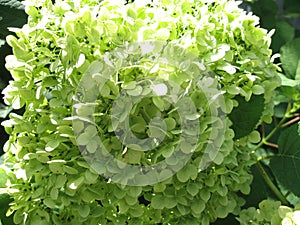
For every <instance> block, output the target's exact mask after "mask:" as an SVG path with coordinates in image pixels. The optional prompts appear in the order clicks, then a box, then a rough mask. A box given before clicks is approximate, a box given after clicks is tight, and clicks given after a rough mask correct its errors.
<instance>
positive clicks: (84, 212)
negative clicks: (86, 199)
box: [78, 205, 90, 218]
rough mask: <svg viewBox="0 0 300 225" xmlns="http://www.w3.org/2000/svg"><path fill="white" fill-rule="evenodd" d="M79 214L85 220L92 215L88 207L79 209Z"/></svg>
mask: <svg viewBox="0 0 300 225" xmlns="http://www.w3.org/2000/svg"><path fill="white" fill-rule="evenodd" d="M78 213H79V215H80V216H81V217H83V218H85V217H87V216H88V215H89V214H90V207H89V206H88V205H84V206H83V207H80V208H79V209H78Z"/></svg>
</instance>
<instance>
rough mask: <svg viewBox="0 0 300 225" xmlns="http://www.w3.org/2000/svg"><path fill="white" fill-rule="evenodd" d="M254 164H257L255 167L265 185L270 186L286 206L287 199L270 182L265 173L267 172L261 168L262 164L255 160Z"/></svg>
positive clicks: (287, 203)
mask: <svg viewBox="0 0 300 225" xmlns="http://www.w3.org/2000/svg"><path fill="white" fill-rule="evenodd" d="M256 166H257V168H258V170H259V172H260V174H261V176H262V177H263V179H264V180H265V182H266V183H267V185H268V186H269V187H270V188H271V190H272V191H273V192H274V194H275V195H276V197H277V198H278V199H279V200H280V201H281V203H282V204H284V205H287V206H288V205H289V202H288V200H287V199H286V198H285V197H284V196H283V194H282V193H281V192H280V190H279V189H278V188H277V187H276V185H275V184H274V183H273V182H272V180H271V178H270V177H269V175H268V174H267V172H266V171H265V169H264V168H263V166H262V165H261V163H260V162H257V163H256Z"/></svg>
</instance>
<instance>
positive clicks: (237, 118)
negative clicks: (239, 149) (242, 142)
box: [229, 95, 264, 139]
mask: <svg viewBox="0 0 300 225" xmlns="http://www.w3.org/2000/svg"><path fill="white" fill-rule="evenodd" d="M235 100H237V101H238V103H239V105H238V107H236V108H234V109H233V110H232V112H231V114H229V118H230V120H231V121H232V122H233V125H232V128H233V130H234V132H235V137H234V138H235V139H238V138H242V137H244V136H246V135H248V134H250V133H251V132H252V131H253V130H254V129H255V128H256V126H257V124H258V123H259V120H260V118H261V116H262V112H263V110H264V96H263V95H252V97H251V98H250V100H249V101H248V102H246V101H245V99H244V98H243V97H241V96H237V97H236V98H235Z"/></svg>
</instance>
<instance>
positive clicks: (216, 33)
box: [0, 0, 300, 224]
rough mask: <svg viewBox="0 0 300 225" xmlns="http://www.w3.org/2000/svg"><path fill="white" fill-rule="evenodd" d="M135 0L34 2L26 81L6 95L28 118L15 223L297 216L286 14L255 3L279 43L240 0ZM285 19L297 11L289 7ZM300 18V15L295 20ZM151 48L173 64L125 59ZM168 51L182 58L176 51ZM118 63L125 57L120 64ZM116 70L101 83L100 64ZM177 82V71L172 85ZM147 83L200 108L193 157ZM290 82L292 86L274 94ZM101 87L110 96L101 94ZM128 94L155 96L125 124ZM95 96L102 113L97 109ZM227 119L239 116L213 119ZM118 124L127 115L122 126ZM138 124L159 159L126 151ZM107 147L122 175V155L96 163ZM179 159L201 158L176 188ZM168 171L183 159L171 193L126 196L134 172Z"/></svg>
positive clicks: (16, 183) (19, 61)
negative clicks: (126, 130) (128, 135)
mask: <svg viewBox="0 0 300 225" xmlns="http://www.w3.org/2000/svg"><path fill="white" fill-rule="evenodd" d="M287 2H288V1H287ZM122 3H124V4H120V2H116V1H108V0H107V1H103V2H101V3H99V1H97V0H82V1H71V0H70V1H56V3H55V4H54V5H53V3H52V1H50V0H44V1H35V0H27V1H26V13H27V14H28V15H29V20H28V23H27V24H26V25H25V26H24V27H23V28H21V29H14V30H13V31H14V32H15V33H16V36H17V37H13V36H9V37H8V38H7V42H8V43H9V44H10V46H11V47H12V48H13V55H11V56H9V57H8V58H7V63H6V67H7V69H8V70H9V71H10V72H11V74H12V76H13V79H14V80H13V81H11V82H10V85H9V86H8V87H7V88H6V89H5V91H4V93H5V102H6V104H8V105H10V106H9V107H13V108H14V109H20V108H24V110H25V111H24V113H18V114H17V113H15V112H14V113H10V115H9V117H10V119H9V120H7V121H5V122H4V123H3V125H4V126H5V129H6V131H7V132H8V133H9V135H10V140H9V141H8V142H7V144H6V147H5V150H6V151H7V153H6V166H9V167H11V169H12V171H10V172H5V173H7V175H5V179H7V178H8V179H9V182H11V184H10V185H8V187H7V189H3V191H4V192H7V191H8V192H9V193H10V196H11V197H12V198H13V202H12V204H11V209H10V210H9V211H8V215H10V214H12V213H14V214H13V218H14V223H15V224H37V223H38V224H126V223H129V224H209V223H212V222H214V221H216V220H217V219H218V220H217V223H219V224H224V222H222V221H223V220H220V218H225V217H227V218H226V220H227V222H225V223H226V224H227V223H230V224H233V222H231V221H230V219H228V218H230V217H228V215H229V214H234V215H235V216H237V215H239V214H240V213H241V214H240V216H239V218H238V220H239V221H240V223H241V224H251V223H250V221H251V220H255V219H256V220H257V223H258V224H259V222H258V221H262V219H265V222H268V221H266V220H268V218H267V217H263V218H262V215H264V213H262V212H264V208H265V205H266V207H267V211H266V213H268V215H273V214H274V215H275V214H277V211H278V208H280V210H281V211H280V210H279V211H280V213H279V214H278V215H279V217H280V218H281V219H283V218H291V217H292V216H293V215H297V213H298V212H297V211H295V212H296V213H293V212H292V210H291V209H290V208H288V207H285V206H281V207H279V205H280V204H284V205H286V206H290V207H292V208H294V207H293V206H292V205H294V206H295V205H297V204H298V203H299V202H300V201H299V197H298V196H297V195H299V193H298V192H299V188H297V187H299V184H298V181H299V180H296V181H295V180H294V179H290V178H291V177H297V176H298V175H297V174H298V171H299V169H298V163H297V161H298V158H299V156H298V155H299V151H298V149H299V143H298V142H299V136H298V133H299V135H300V124H299V126H298V127H297V124H296V122H297V121H298V120H299V106H300V94H299V93H300V91H299V83H300V78H299V71H300V70H299V63H298V62H299V58H300V57H299V52H300V51H297V48H298V47H299V39H297V32H295V30H294V28H293V26H292V25H290V24H289V23H288V22H287V21H286V20H285V19H284V18H282V17H281V16H280V15H279V14H278V7H277V5H276V3H275V2H273V1H272V0H262V1H253V3H251V8H252V10H253V11H254V12H255V14H257V15H259V16H260V18H261V24H262V25H263V26H264V27H266V28H268V29H269V30H270V29H273V28H276V31H275V34H274V36H273V41H272V44H271V43H270V40H271V39H270V36H271V33H267V31H266V30H264V29H262V28H260V27H259V23H258V17H255V16H253V15H252V14H247V13H246V12H244V11H243V10H241V9H239V8H238V7H237V5H238V4H237V3H236V2H234V1H225V0H224V1H223V0H222V1H176V4H175V3H174V1H171V0H163V1H157V2H156V1H154V2H150V1H149V2H148V1H137V2H135V3H128V4H127V3H125V2H122ZM263 5H265V7H264V6H263ZM285 9H286V10H289V9H290V10H294V9H291V8H289V7H286V5H285ZM265 10H267V11H268V12H266V11H265ZM199 12H201V13H199ZM291 13H292V14H291ZM291 13H289V16H291V15H292V16H293V17H295V15H296V13H295V10H294V11H293V12H291ZM158 15H159V16H158ZM274 21H275V23H274ZM295 37H296V39H295ZM148 40H151V41H154V42H153V43H154V47H153V49H154V50H151V51H150V53H154V55H160V54H162V56H163V57H160V58H156V59H161V58H166V59H169V60H171V59H170V58H172V59H173V60H171V61H169V64H166V63H165V62H166V61H163V62H162V61H158V62H155V63H154V62H153V60H152V61H151V60H149V58H150V55H147V53H146V54H145V53H143V52H141V51H140V50H139V49H138V48H136V49H135V51H134V53H130V56H131V58H130V57H128V58H124V57H123V58H122V56H120V55H123V54H124V53H126V54H128V48H127V49H126V48H125V49H124V47H123V46H124V45H126V43H134V42H139V43H142V42H144V43H149V42H145V41H148ZM168 43H169V44H168ZM270 44H271V47H272V49H273V50H274V52H280V53H281V57H280V60H281V63H282V68H280V67H279V66H277V65H274V64H273V61H275V62H278V59H276V57H273V58H272V59H271V60H270V57H271V55H272V51H271V50H270V49H269V47H270ZM283 45H284V46H283ZM136 46H137V45H131V47H136ZM162 46H164V47H165V49H167V50H168V51H165V49H164V51H162V50H161V49H162ZM167 47H168V48H167ZM183 49H184V50H183ZM178 51H179V52H182V53H181V55H183V56H184V57H185V58H184V59H183V58H180V54H179V53H178ZM105 52H110V53H111V54H110V55H108V56H109V57H110V58H107V54H105ZM139 56H143V58H142V60H141V61H139V63H137V64H131V66H126V63H127V64H128V63H136V62H137V61H138V60H137V59H139V60H140V58H139ZM195 56H196V57H195ZM116 59H117V60H116ZM118 59H121V61H118ZM199 59H200V60H199ZM195 60H198V62H201V64H197V65H200V66H199V68H198V67H197V68H195V67H191V66H190V65H191V64H193V63H194V64H195ZM154 61H155V60H154ZM177 62H184V63H185V64H184V63H182V64H179V63H177ZM112 64H113V65H114V70H110V69H109V70H106V71H108V73H107V74H103V73H102V74H101V69H99V68H100V66H104V68H111V65H112ZM174 64H175V66H174ZM132 65H134V66H132ZM115 68H117V70H115ZM179 68H180V70H179ZM276 69H277V70H279V71H280V73H277V75H278V76H276V75H275V70H276ZM111 71H114V72H115V73H111ZM163 71H173V72H172V74H171V75H170V76H166V72H163ZM195 71H196V72H195ZM197 72H200V73H201V76H197V74H198V73H197ZM87 74H90V75H88V76H86V75H87ZM115 74H117V75H118V76H117V79H116V76H114V75H115ZM202 75H204V76H202ZM103 76H104V77H105V78H103ZM206 77H209V79H208V80H205V78H206ZM84 78H85V79H84ZM143 78H144V80H143ZM145 78H147V79H148V80H150V81H152V82H154V84H155V85H158V86H159V85H161V82H163V83H164V84H166V86H167V87H168V90H171V86H170V85H171V84H173V87H177V89H179V90H181V91H182V90H183V92H179V93H178V92H172V93H171V94H173V95H174V94H175V95H179V94H181V95H183V94H184V93H185V94H186V96H187V97H189V98H191V99H192V100H193V103H194V105H195V106H196V110H195V111H194V113H193V114H192V115H188V116H187V118H188V120H189V121H198V122H199V124H200V128H201V132H200V133H197V132H196V134H199V137H200V139H199V140H197V145H196V146H197V148H195V149H193V148H192V147H191V145H192V144H193V142H192V143H188V142H184V144H182V145H180V146H181V147H180V148H177V143H178V141H179V140H181V137H180V131H181V132H182V131H183V130H184V129H183V125H182V121H181V120H180V112H183V111H178V109H177V113H176V112H174V111H176V110H175V108H174V107H173V106H170V104H169V102H168V100H167V99H163V98H162V97H160V95H158V96H155V97H149V96H148V95H147V93H148V92H149V90H146V88H145V87H148V86H149V82H145ZM149 78H150V79H149ZM279 78H280V79H281V86H280V87H279V88H278V89H276V92H274V89H275V88H276V87H277V86H278V85H279ZM199 79H200V80H201V81H202V83H201V88H199V85H198V84H197V81H198V80H199ZM91 80H92V81H93V82H91ZM141 81H143V82H141ZM102 83H104V85H103V86H102ZM188 84H189V85H188ZM155 87H156V86H155ZM97 89H98V90H99V91H100V95H99V96H98V95H97V96H94V95H95V93H94V92H93V90H97ZM175 89H176V88H175ZM175 89H173V90H175ZM218 89H219V90H218ZM90 90H92V91H90ZM216 90H218V91H221V93H223V94H222V98H217V100H216V101H214V102H213V104H212V105H209V102H208V101H207V99H208V96H212V95H213V94H215V91H216ZM150 92H151V90H150ZM154 92H155V91H154ZM151 94H152V95H155V93H151ZM125 95H126V96H130V97H129V99H130V100H131V102H134V101H136V100H135V99H137V96H144V98H143V99H142V100H141V101H140V102H139V103H138V107H136V108H135V111H134V110H131V111H130V110H129V113H127V114H124V113H123V114H122V112H124V107H125V109H126V105H127V107H128V105H130V102H129V103H128V104H121V103H120V102H121V101H117V100H118V99H121V100H123V99H124V98H122V96H125ZM120 96H121V98H120ZM274 97H275V99H274ZM91 99H92V101H93V104H92V105H91V104H87V102H88V101H89V100H91ZM127 99H128V98H127ZM113 102H115V103H114V104H115V105H114V104H113ZM116 102H117V103H118V104H116ZM274 103H275V104H276V107H275V111H273V104H274ZM208 105H209V107H208ZM114 106H115V107H116V108H117V109H118V110H117V111H114V110H113V109H114ZM6 109H7V110H9V108H6ZM216 111H217V112H223V113H224V115H226V118H223V119H221V118H222V117H221V116H219V118H218V119H217V120H215V119H213V118H214V117H213V112H216ZM118 112H120V113H118ZM125 112H126V111H125ZM127 112H128V110H127ZM92 113H94V114H93V115H92V116H91V114H92ZM111 114H112V115H115V116H116V118H117V119H116V120H112V122H111V120H110V119H109V115H111ZM154 115H158V117H154ZM221 115H222V114H221ZM3 116H5V115H3ZM126 116H128V117H129V118H130V124H129V125H130V130H131V131H132V132H133V134H134V136H136V137H138V138H156V140H159V145H158V146H156V148H155V149H154V150H152V151H147V152H141V151H139V150H138V149H139V148H140V146H136V145H132V143H129V142H130V140H128V141H127V143H125V144H127V146H126V147H125V146H123V145H124V143H122V142H121V141H119V140H118V138H119V137H120V135H119V136H118V134H117V132H114V128H116V127H118V128H120V127H121V128H123V127H125V126H126V124H125V125H124V124H123V123H122V118H125V117H126ZM277 120H279V121H278V122H277ZM114 122H115V123H114ZM270 123H271V124H270ZM95 124H96V125H95ZM259 124H261V125H260V126H259V129H257V126H258V125H259ZM293 124H294V125H293ZM195 126H197V123H195ZM213 128H214V129H213ZM180 129H181V130H180ZM162 131H163V132H162ZM258 131H259V132H260V133H259V132H258ZM297 132H298V133H297ZM120 133H121V132H120ZM213 134H216V135H215V136H214V135H213ZM260 134H261V136H260ZM218 135H223V136H224V137H223V138H220V137H221V136H218ZM98 136H99V137H100V138H101V139H100V141H101V142H102V143H103V144H104V146H105V147H106V149H108V150H109V152H110V154H111V155H114V157H115V158H116V159H118V160H119V162H120V163H119V164H118V165H119V167H113V166H111V165H110V164H107V162H106V159H109V158H103V159H102V163H103V164H102V165H101V164H100V166H99V163H98V164H97V163H96V164H93V163H92V162H93V160H94V159H97V160H98V159H99V155H97V154H96V153H97V152H99V148H98V147H97V146H98V145H97V143H98V141H99V139H97V138H96V137H98ZM121 137H122V138H125V137H124V136H121ZM216 140H218V141H216ZM193 141H194V140H193ZM210 141H212V142H216V143H217V146H214V147H215V148H216V147H217V148H220V149H219V151H218V154H215V155H213V156H212V157H211V160H209V161H212V163H211V164H209V162H208V164H207V165H205V166H204V167H203V159H205V158H206V157H205V156H206V155H205V154H206V153H207V152H206V150H207V146H210V145H209V143H210ZM151 143H152V142H151ZM255 143H257V144H255ZM139 144H140V145H142V144H141V143H139ZM152 144H153V143H152ZM96 150H97V151H96ZM100 150H101V149H100ZM80 151H81V152H80ZM176 151H178V152H183V153H184V155H183V156H185V154H186V155H188V156H189V157H190V160H189V161H188V163H187V165H186V166H184V167H183V168H182V169H181V170H179V172H178V173H176V175H174V176H172V177H170V174H171V175H172V174H173V173H175V172H177V170H178V169H177V168H176V167H177V166H178V165H180V163H179V162H181V160H180V158H178V159H176V158H174V157H173V158H172V157H171V156H172V154H174V153H177V152H176ZM95 152H96V153H95ZM170 155H171V156H170ZM175 155H176V154H175ZM100 156H101V157H102V156H103V154H102V155H100ZM177 156H180V155H178V154H177ZM174 159H175V161H174ZM161 161H166V162H169V163H167V166H168V168H171V169H165V170H164V173H163V172H161V173H157V174H154V175H155V176H156V177H159V179H161V182H159V183H157V184H155V185H146V186H145V185H142V186H126V185H124V184H130V182H131V183H132V182H134V179H133V178H134V176H135V175H134V174H133V175H132V174H127V171H128V170H125V169H124V168H125V167H123V166H124V164H122V162H123V163H126V164H127V165H139V166H143V167H146V166H148V165H149V163H150V165H153V164H155V163H157V162H161ZM200 162H202V164H199V163H200ZM104 165H105V166H104ZM199 165H202V166H199ZM282 165H284V167H283V166H282ZM286 165H287V166H286ZM250 168H251V170H252V171H251V172H250ZM278 168H280V170H279V169H278ZM5 170H6V171H9V170H8V169H7V168H6V169H5ZM122 171H123V173H122ZM124 171H125V172H124ZM99 173H100V174H104V175H105V176H100V175H99ZM2 174H4V173H2ZM116 174H119V176H115V175H116ZM120 175H121V176H120ZM252 175H253V176H254V179H253V178H252ZM285 175H286V176H285ZM108 177H110V179H108ZM162 178H165V179H162ZM0 179H1V178H0ZM252 179H253V182H252ZM162 180H163V181H162ZM112 181H115V182H112ZM291 181H292V182H291ZM9 182H8V183H6V184H9ZM147 182H148V180H145V183H147ZM251 182H252V184H251V188H252V189H251V192H250V183H251ZM262 190H263V191H262ZM249 192H250V193H249ZM248 194H249V195H248ZM244 195H247V196H244ZM75 196H76V197H75ZM4 197H5V201H7V202H10V199H9V198H8V196H4ZM268 197H271V198H275V199H277V200H280V201H281V203H279V202H275V203H274V202H269V201H268V200H264V201H263V202H262V203H260V205H259V206H260V208H261V209H259V210H255V209H254V208H250V209H247V210H244V211H242V212H240V209H241V206H242V205H243V204H244V203H245V200H244V199H246V207H249V206H254V207H256V205H257V204H258V202H260V201H262V200H263V199H266V198H268ZM5 204H7V203H5ZM295 210H297V207H296V208H295ZM279 211H278V212H279ZM282 212H284V214H283V213H282ZM285 212H288V213H287V214H285ZM24 213H26V216H25V214H24ZM231 218H232V217H231ZM276 218H278V217H276ZM281 219H278V221H279V222H280V220H281ZM296 219H298V217H297V218H296ZM284 220H288V219H284ZM37 221H38V222H37ZM224 221H225V220H224ZM228 221H230V222H228ZM278 221H277V222H278ZM5 224H6V223H5ZM7 224H8V222H7Z"/></svg>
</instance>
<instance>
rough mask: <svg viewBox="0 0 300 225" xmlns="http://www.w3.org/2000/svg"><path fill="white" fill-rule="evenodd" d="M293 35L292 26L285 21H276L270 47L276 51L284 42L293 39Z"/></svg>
mask: <svg viewBox="0 0 300 225" xmlns="http://www.w3.org/2000/svg"><path fill="white" fill-rule="evenodd" d="M294 36H295V29H294V27H293V26H292V25H291V24H289V23H288V22H286V21H277V23H276V25H275V34H274V35H273V38H272V44H271V47H272V49H273V50H274V51H275V52H278V51H279V49H280V47H281V46H282V45H284V44H285V43H287V42H289V41H291V40H293V38H294Z"/></svg>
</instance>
